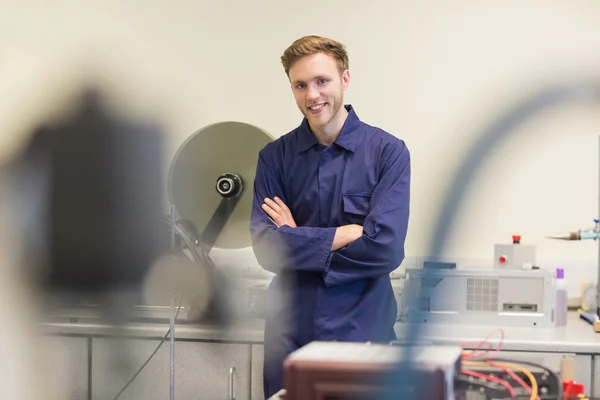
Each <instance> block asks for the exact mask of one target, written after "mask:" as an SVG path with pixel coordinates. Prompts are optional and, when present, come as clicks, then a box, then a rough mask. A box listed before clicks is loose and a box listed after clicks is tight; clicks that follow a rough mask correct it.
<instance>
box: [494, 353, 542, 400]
mask: <svg viewBox="0 0 600 400" xmlns="http://www.w3.org/2000/svg"><path fill="white" fill-rule="evenodd" d="M488 364H489V365H490V366H492V367H496V368H499V369H501V370H502V371H503V372H504V373H505V374H507V375H508V376H510V377H511V378H512V379H514V380H515V382H517V383H518V384H519V385H521V386H522V387H523V388H525V390H527V391H528V392H529V393H530V394H532V397H533V389H532V388H531V386H529V385H528V384H527V383H525V381H523V379H521V377H519V375H517V374H515V373H514V372H512V371H511V370H510V369H508V368H507V367H506V366H505V364H497V363H494V362H491V361H488ZM521 372H523V371H521ZM523 373H524V372H523ZM530 382H531V379H530ZM530 400H533V399H531V398H530ZM535 400H540V396H539V395H537V394H536V395H535Z"/></svg>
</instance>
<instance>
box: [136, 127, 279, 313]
mask: <svg viewBox="0 0 600 400" xmlns="http://www.w3.org/2000/svg"><path fill="white" fill-rule="evenodd" d="M271 141H272V138H271V136H269V135H268V134H267V133H266V132H264V131H263V130H261V129H259V128H257V127H255V126H252V125H249V124H246V123H241V122H221V123H216V124H213V125H209V126H207V127H205V128H203V129H201V130H199V131H197V132H195V133H194V134H193V135H191V136H190V137H189V138H188V139H187V140H186V141H185V142H184V143H183V144H182V145H181V147H180V148H179V149H178V151H177V152H176V154H175V156H174V158H173V161H172V163H171V167H170V170H169V175H168V196H169V203H170V205H171V215H170V216H169V218H168V221H167V226H168V229H166V230H165V232H166V233H167V236H169V237H168V240H167V241H168V242H169V245H168V246H167V247H168V249H167V251H166V252H165V254H166V258H165V259H163V260H161V262H159V263H156V264H155V265H154V266H153V267H152V268H151V270H150V273H149V274H148V277H147V280H146V282H145V288H144V289H145V291H144V302H145V303H146V304H148V305H149V306H146V309H147V310H148V311H150V310H149V308H148V307H151V308H153V309H154V311H155V315H157V314H156V311H158V310H160V309H161V308H162V309H163V310H164V309H168V308H169V307H168V306H169V303H168V301H167V300H168V297H169V295H170V294H171V293H175V292H177V293H182V294H183V300H182V309H181V310H180V313H181V314H180V317H181V318H187V319H199V318H203V317H204V316H205V313H206V312H212V311H214V310H210V306H211V302H213V304H212V305H213V306H214V301H215V298H217V297H219V296H220V297H219V298H220V300H219V301H220V302H221V304H224V303H228V307H230V308H231V307H233V308H234V309H235V310H234V312H235V313H236V314H243V313H245V312H248V311H249V310H248V309H247V308H246V309H243V308H244V307H247V306H249V305H251V304H252V301H251V300H250V299H249V298H248V297H249V296H251V294H250V293H249V288H250V287H253V286H255V285H253V284H252V282H250V283H248V279H245V278H246V277H244V276H241V277H240V276H239V274H230V276H229V277H228V278H229V279H228V281H227V282H225V281H224V280H223V279H218V280H217V282H216V284H215V281H214V276H213V277H212V278H213V279H212V280H211V277H209V276H208V275H210V274H211V273H217V274H218V275H219V276H221V277H223V278H225V275H226V274H227V271H222V270H219V268H218V266H216V265H215V263H214V262H213V260H212V258H211V257H210V253H211V252H212V251H213V250H215V251H221V250H225V251H227V250H237V249H243V248H246V247H249V246H250V245H251V239H250V231H249V225H250V211H251V207H252V199H253V184H254V177H255V173H256V163H257V160H258V153H259V151H260V150H261V149H262V148H263V147H264V146H265V145H267V144H268V143H269V142H271ZM199 267H200V268H199ZM217 270H219V271H218V272H217ZM233 280H235V282H234V281H233ZM219 282H220V284H219ZM218 291H222V292H226V291H229V293H218ZM229 311H232V310H231V309H230V310H229ZM181 318H180V319H181Z"/></svg>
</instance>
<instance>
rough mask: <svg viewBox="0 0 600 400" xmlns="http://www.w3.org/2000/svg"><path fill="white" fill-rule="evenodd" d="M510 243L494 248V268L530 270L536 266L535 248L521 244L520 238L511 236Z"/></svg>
mask: <svg viewBox="0 0 600 400" xmlns="http://www.w3.org/2000/svg"><path fill="white" fill-rule="evenodd" d="M512 240H513V241H512V243H510V244H497V245H495V246H494V268H496V269H531V267H532V266H534V265H535V264H536V248H535V246H534V245H531V244H521V236H520V235H513V236H512Z"/></svg>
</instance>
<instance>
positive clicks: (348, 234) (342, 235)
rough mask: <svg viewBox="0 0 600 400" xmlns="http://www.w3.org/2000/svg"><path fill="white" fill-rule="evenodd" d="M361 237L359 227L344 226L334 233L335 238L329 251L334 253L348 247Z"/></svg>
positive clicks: (360, 228)
mask: <svg viewBox="0 0 600 400" xmlns="http://www.w3.org/2000/svg"><path fill="white" fill-rule="evenodd" d="M362 235H363V227H362V226H360V225H354V224H353V225H344V226H340V227H339V228H337V229H336V231H335V237H334V238H333V243H332V244H331V251H336V250H338V249H341V248H342V247H344V246H348V245H349V244H350V243H352V242H354V241H355V240H356V239H358V238H359V237H361V236H362Z"/></svg>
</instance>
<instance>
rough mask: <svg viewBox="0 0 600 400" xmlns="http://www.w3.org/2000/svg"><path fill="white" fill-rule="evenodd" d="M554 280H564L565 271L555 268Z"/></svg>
mask: <svg viewBox="0 0 600 400" xmlns="http://www.w3.org/2000/svg"><path fill="white" fill-rule="evenodd" d="M556 278H557V279H564V278H565V270H564V269H563V268H556Z"/></svg>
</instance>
